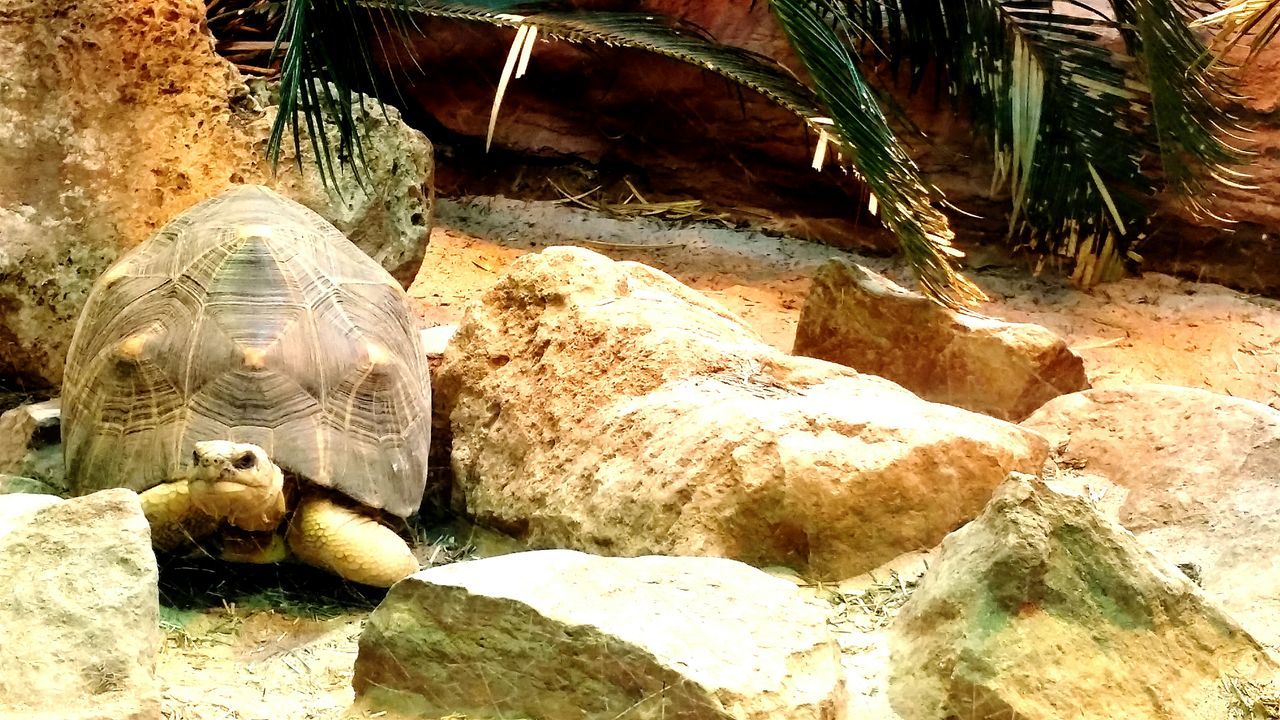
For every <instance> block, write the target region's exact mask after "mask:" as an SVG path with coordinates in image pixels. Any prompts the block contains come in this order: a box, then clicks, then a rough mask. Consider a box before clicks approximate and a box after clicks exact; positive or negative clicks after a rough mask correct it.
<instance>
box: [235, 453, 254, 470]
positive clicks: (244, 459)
mask: <svg viewBox="0 0 1280 720" xmlns="http://www.w3.org/2000/svg"><path fill="white" fill-rule="evenodd" d="M253 463H254V457H253V453H245V454H243V455H241V456H239V457H237V458H236V460H235V462H234V463H232V464H233V465H235V468H236V469H237V470H248V469H249V468H251V467H253Z"/></svg>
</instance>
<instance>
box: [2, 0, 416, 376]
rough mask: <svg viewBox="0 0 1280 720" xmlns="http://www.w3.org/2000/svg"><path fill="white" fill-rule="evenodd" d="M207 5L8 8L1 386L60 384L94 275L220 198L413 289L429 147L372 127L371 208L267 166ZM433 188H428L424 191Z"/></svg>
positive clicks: (385, 125)
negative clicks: (272, 213)
mask: <svg viewBox="0 0 1280 720" xmlns="http://www.w3.org/2000/svg"><path fill="white" fill-rule="evenodd" d="M204 12H205V11H204V4H203V3H202V2H199V0H125V1H123V2H106V1H105V0H90V1H88V2H79V3H72V4H67V3H63V2H58V1H56V0H0V59H2V61H3V65H4V66H5V71H4V73H3V78H2V79H0V167H3V168H4V172H3V173H0V377H5V376H17V377H18V378H20V379H23V380H25V381H27V382H30V383H33V384H56V383H57V382H59V381H60V379H61V375H62V363H63V358H64V356H65V352H66V347H67V345H68V343H69V342H70V338H71V333H72V330H73V328H74V325H75V321H76V317H77V315H78V313H79V310H80V307H81V306H82V305H83V303H84V300H85V298H86V296H87V293H88V291H89V289H90V288H91V287H92V284H93V282H94V280H95V279H96V278H97V277H98V275H99V274H100V273H101V272H102V271H103V270H105V269H106V268H107V266H108V265H110V263H111V262H112V261H113V260H114V259H115V258H116V257H117V256H118V255H119V254H120V253H121V251H122V250H124V249H126V248H129V247H132V246H133V245H136V244H137V243H139V242H141V241H142V240H143V239H144V238H146V237H147V236H148V235H149V234H150V233H151V232H152V231H154V230H155V229H157V228H158V227H160V226H161V225H162V224H164V222H166V221H167V220H168V219H169V218H171V217H173V216H174V215H176V214H177V213H179V212H181V211H182V210H184V209H186V208H187V207H189V206H191V205H193V204H195V203H196V202H198V201H199V200H202V199H204V198H205V197H208V196H210V195H213V194H216V193H217V192H219V191H220V190H222V189H223V188H225V187H226V186H227V185H230V184H232V183H240V182H258V183H266V184H275V185H277V186H278V187H279V188H280V189H281V191H282V192H285V193H286V194H288V195H290V196H291V197H294V198H295V199H298V200H299V201H301V202H303V203H304V204H308V205H310V206H312V207H313V209H315V210H317V211H319V212H320V213H321V214H322V215H325V216H326V217H327V218H329V219H330V220H332V221H334V222H335V223H336V224H338V225H339V227H341V228H342V229H343V230H344V231H347V232H349V233H352V234H353V235H357V233H355V232H353V229H354V228H363V229H364V231H365V232H364V237H363V238H361V237H357V238H356V239H357V241H359V240H361V239H363V240H365V243H364V245H363V247H364V249H365V250H366V251H367V252H369V253H370V254H371V255H373V256H374V257H375V258H378V259H379V260H380V261H382V263H383V265H384V267H387V268H388V269H390V270H392V271H393V273H396V274H398V276H399V277H400V279H401V280H402V281H403V282H405V283H406V284H407V283H408V282H411V281H412V279H413V276H414V274H416V271H417V267H418V265H420V264H421V258H422V253H423V251H424V249H425V244H426V238H427V234H428V232H429V227H428V225H429V215H430V197H429V196H430V190H429V188H430V182H431V168H432V156H431V146H430V144H429V143H428V142H427V141H426V139H425V138H424V137H422V136H421V134H418V133H414V132H413V131H409V130H408V128H407V127H405V126H404V125H403V123H401V122H400V121H399V120H398V118H396V117H394V116H392V120H391V121H389V122H388V121H384V120H383V119H382V115H381V114H380V113H379V114H376V115H374V116H372V117H371V120H370V122H371V124H379V125H380V128H381V129H375V134H376V135H378V136H379V137H378V140H377V141H375V142H374V143H370V145H375V144H376V145H378V146H379V149H378V152H377V153H376V154H377V155H379V157H380V158H381V160H380V162H381V164H382V165H383V166H385V168H386V169H385V170H384V171H383V174H382V175H381V176H379V178H377V179H379V180H381V181H383V182H379V183H375V184H374V186H373V189H372V192H371V193H369V194H368V195H365V194H363V193H360V192H358V191H353V188H352V187H351V186H347V187H346V188H345V194H344V197H343V198H342V199H335V198H330V197H328V196H327V195H326V194H325V193H324V192H323V190H322V189H321V188H320V187H319V185H318V184H317V183H316V180H315V177H314V175H315V173H314V171H313V170H304V171H301V172H300V171H298V170H296V169H294V168H285V169H284V170H283V172H282V174H281V176H280V178H278V180H277V181H275V182H274V183H273V182H272V180H271V171H270V168H269V167H268V165H267V163H266V162H265V159H264V153H263V150H264V146H265V142H266V137H267V129H268V128H269V127H270V122H271V118H272V117H274V109H273V108H271V107H269V106H265V107H264V106H263V104H262V103H260V102H257V101H256V100H255V99H254V98H253V97H252V96H251V95H250V92H249V89H248V88H247V87H246V86H245V84H244V83H243V81H242V80H241V79H240V77H239V75H238V74H237V73H236V71H235V70H234V69H233V68H232V67H231V65H230V64H228V63H227V62H226V61H224V60H223V59H222V58H220V57H218V56H217V55H216V54H215V53H214V49H213V38H212V36H211V35H210V34H209V32H208V30H207V28H206V27H205V24H204ZM424 187H425V188H426V189H425V190H424Z"/></svg>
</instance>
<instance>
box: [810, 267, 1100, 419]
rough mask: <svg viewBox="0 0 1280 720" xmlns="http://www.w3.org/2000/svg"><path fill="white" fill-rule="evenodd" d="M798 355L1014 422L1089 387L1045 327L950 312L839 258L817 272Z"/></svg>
mask: <svg viewBox="0 0 1280 720" xmlns="http://www.w3.org/2000/svg"><path fill="white" fill-rule="evenodd" d="M794 352H795V354H797V355H807V356H809V357H815V358H820V359H822V360H829V361H831V362H837V363H840V364H841V365H848V366H849V367H851V368H854V369H856V370H858V371H859V372H865V373H871V374H872V375H879V376H880V377H883V378H887V379H889V380H892V381H894V382H896V383H898V384H899V385H902V386H903V387H905V388H906V389H908V390H910V391H912V392H914V393H916V394H917V395H919V396H920V397H922V398H924V399H925V400H929V401H931V402H939V403H946V404H948V405H955V406H957V407H962V408H965V409H967V410H973V411H974V412H980V413H985V414H987V415H991V416H992V417H998V418H1000V419H1002V420H1011V421H1014V422H1017V421H1019V420H1022V419H1024V418H1026V417H1027V416H1028V415H1030V414H1031V413H1033V412H1035V411H1036V409H1037V408H1039V407H1040V406H1041V405H1043V404H1045V403H1046V402H1048V401H1049V400H1052V399H1053V398H1055V397H1058V396H1059V395H1063V394H1065V393H1071V392H1076V391H1078V390H1085V389H1087V388H1088V387H1089V378H1088V377H1086V376H1085V373H1084V361H1083V360H1082V359H1081V358H1080V357H1079V356H1078V355H1076V354H1075V353H1073V352H1071V349H1070V348H1068V347H1067V343H1066V341H1065V340H1063V339H1062V338H1061V337H1058V336H1057V335H1055V334H1054V333H1053V332H1052V331H1051V330H1049V329H1048V328H1044V327H1041V326H1039V325H1032V324H1030V323H1010V322H1003V321H1000V320H995V319H993V318H988V317H982V316H977V315H970V314H966V313H960V312H956V311H954V310H949V309H947V308H944V307H942V306H940V305H938V304H937V303H934V302H932V301H930V300H929V299H928V298H926V297H924V296H923V295H921V294H919V293H915V292H911V291H909V290H906V289H904V288H902V287H900V286H898V285H897V284H895V283H894V282H893V281H892V280H889V279H888V278H886V277H884V276H882V275H879V274H877V273H875V272H873V271H871V270H868V269H867V268H865V267H863V266H861V265H858V264H856V263H852V262H849V261H847V260H843V259H839V258H834V259H832V260H831V261H830V262H828V263H827V264H826V265H823V266H822V267H821V268H819V269H818V272H817V273H815V274H814V278H813V286H812V288H811V289H810V290H809V297H808V298H807V299H806V300H805V304H804V309H803V310H802V311H801V313H800V323H799V325H798V326H797V327H796V340H795V347H794Z"/></svg>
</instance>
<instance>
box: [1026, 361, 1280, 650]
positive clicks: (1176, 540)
mask: <svg viewBox="0 0 1280 720" xmlns="http://www.w3.org/2000/svg"><path fill="white" fill-rule="evenodd" d="M1023 425H1024V426H1025V427H1029V428H1032V429H1034V430H1036V431H1038V432H1040V433H1042V434H1044V435H1045V436H1046V437H1047V438H1048V439H1049V441H1050V443H1051V445H1052V447H1053V459H1054V460H1055V462H1056V466H1057V472H1056V482H1058V483H1061V484H1063V485H1067V486H1071V487H1075V488H1078V489H1079V490H1080V491H1082V492H1086V493H1089V494H1092V495H1093V496H1094V497H1096V498H1098V503H1099V504H1100V505H1101V506H1103V507H1104V508H1107V509H1108V510H1109V511H1110V512H1111V513H1112V514H1113V515H1115V516H1116V517H1117V518H1118V520H1119V522H1120V523H1121V524H1122V525H1124V526H1125V527H1126V528H1128V529H1129V530H1130V531H1132V532H1134V533H1136V534H1137V536H1138V539H1139V540H1141V541H1142V543H1143V544H1144V545H1145V546H1146V547H1147V548H1149V549H1150V550H1152V551H1153V552H1155V553H1156V554H1157V555H1160V556H1161V557H1163V558H1165V559H1166V560H1168V561H1169V562H1172V563H1174V564H1178V565H1183V564H1188V565H1192V566H1195V567H1194V569H1193V570H1192V572H1193V573H1195V572H1196V571H1198V575H1199V579H1200V581H1201V582H1202V583H1203V585H1204V588H1205V590H1206V591H1207V592H1208V594H1209V595H1210V596H1212V597H1214V599H1215V600H1216V601H1217V602H1219V603H1221V604H1222V606H1223V607H1225V608H1226V609H1227V610H1228V611H1229V612H1231V613H1232V615H1233V616H1235V617H1236V618H1237V619H1239V620H1240V621H1241V622H1242V623H1243V624H1244V625H1245V627H1247V628H1248V629H1249V631H1250V632H1251V633H1253V634H1254V635H1255V636H1257V637H1258V638H1259V639H1261V640H1263V641H1264V642H1265V643H1267V644H1268V645H1269V646H1271V647H1272V648H1277V647H1280V565H1278V564H1277V563H1276V554H1277V549H1278V548H1280V412H1277V411H1275V410H1273V409H1271V408H1269V407H1267V406H1265V405H1262V404H1260V403H1255V402H1253V401H1250V400H1243V399H1240V398H1234V397H1230V396H1227V395H1219V394H1217V393H1212V392H1209V391H1207V390H1199V389H1192V388H1183V387H1173V386H1169V385H1137V386H1133V387H1129V388H1123V389H1119V388H1117V389H1105V390H1090V391H1088V392H1083V393H1076V394H1073V395H1065V396H1063V397H1060V398H1058V399H1056V400H1054V401H1052V402H1051V403H1049V404H1048V405H1046V406H1045V407H1043V408H1041V409H1040V411H1039V412H1037V413H1035V414H1034V415H1032V416H1031V417H1030V418H1028V419H1027V420H1026V421H1025V422H1024V423H1023Z"/></svg>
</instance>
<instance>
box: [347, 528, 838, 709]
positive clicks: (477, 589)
mask: <svg viewBox="0 0 1280 720" xmlns="http://www.w3.org/2000/svg"><path fill="white" fill-rule="evenodd" d="M353 682H354V685H355V688H356V693H357V695H358V696H359V697H360V698H361V700H362V702H363V703H365V704H366V705H367V706H368V707H369V708H371V709H372V708H379V709H390V710H396V711H400V712H405V711H412V712H414V713H417V715H416V716H420V717H434V716H436V715H445V714H450V713H464V714H465V715H467V716H468V717H531V718H568V717H573V718H582V719H583V720H618V719H625V720H636V719H639V718H655V719H656V718H668V719H671V720H674V719H683V720H695V719H700V718H707V719H711V718H724V719H725V720H728V719H729V718H734V719H736V720H753V719H754V720H773V719H774V718H777V719H779V720H783V719H786V718H805V719H813V720H818V719H820V718H821V719H827V718H830V719H832V720H834V719H835V718H838V717H842V715H841V714H840V713H841V711H842V710H843V708H844V704H845V691H844V686H843V682H842V679H841V672H840V660H839V653H838V651H837V647H836V644H835V641H834V640H833V638H832V636H831V634H830V631H829V630H828V629H827V626H826V612H825V611H824V609H823V608H822V607H820V606H817V605H815V604H813V602H812V601H807V600H805V599H803V598H802V596H801V595H800V593H799V591H798V590H797V588H796V586H795V585H794V584H793V583H791V582H789V581H787V580H782V579H779V578H774V577H771V576H769V575H767V574H765V573H763V572H761V571H759V570H755V569H753V568H750V567H748V566H746V565H743V564H741V563H738V562H733V561H730V560H722V559H718V558H675V557H656V556H651V557H641V558H602V557H596V556H592V555H586V554H583V553H579V552H574V551H568V550H544V551H534V552H526V553H516V554H512V555H504V556H500V557H494V558H488V559H484V560H476V561H471V562H462V563H455V564H453V565H445V566H441V567H436V568H431V569H429V570H424V571H422V572H419V573H418V574H416V575H414V576H411V577H410V578H408V579H406V580H404V581H402V582H400V583H399V584H397V585H396V586H395V587H394V588H392V590H391V591H390V593H388V595H387V597H386V599H385V600H384V601H383V602H382V604H381V605H379V607H378V608H377V609H376V610H374V612H373V614H372V615H371V616H370V618H369V621H368V623H367V624H366V626H365V629H364V633H363V634H362V635H361V638H360V652H359V656H358V657H357V659H356V669H355V679H354V681H353Z"/></svg>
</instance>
